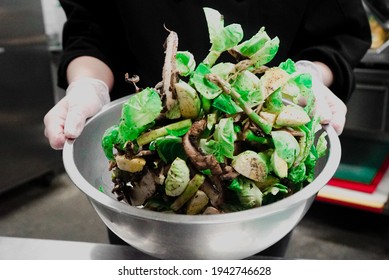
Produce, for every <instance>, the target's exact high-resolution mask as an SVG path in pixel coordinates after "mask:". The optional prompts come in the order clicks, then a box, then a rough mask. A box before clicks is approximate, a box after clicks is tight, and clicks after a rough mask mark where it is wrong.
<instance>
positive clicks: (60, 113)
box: [43, 78, 110, 149]
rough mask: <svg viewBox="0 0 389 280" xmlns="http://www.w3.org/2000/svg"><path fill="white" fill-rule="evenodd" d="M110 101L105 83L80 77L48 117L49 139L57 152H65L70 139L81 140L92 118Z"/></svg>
mask: <svg viewBox="0 0 389 280" xmlns="http://www.w3.org/2000/svg"><path fill="white" fill-rule="evenodd" d="M109 102H110V96H109V89H108V86H107V85H106V84H105V83H104V82H103V81H101V80H97V79H93V78H80V79H78V80H76V81H74V82H72V83H71V84H70V85H69V86H68V88H67V90H66V95H65V97H64V98H62V99H61V100H60V101H59V102H58V103H57V104H56V105H55V106H54V107H53V108H52V109H51V110H50V111H49V112H48V113H47V114H46V116H45V117H44V119H43V121H44V124H45V136H46V137H47V138H48V140H49V142H50V146H51V147H52V148H53V149H62V148H63V146H64V144H65V141H66V139H74V138H77V137H78V136H79V135H80V134H81V132H82V130H83V129H84V126H85V122H86V120H87V119H88V118H90V117H92V116H94V115H95V114H96V113H97V112H98V111H100V110H101V108H102V107H103V106H104V105H105V104H107V103H109Z"/></svg>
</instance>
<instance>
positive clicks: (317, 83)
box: [296, 60, 347, 135]
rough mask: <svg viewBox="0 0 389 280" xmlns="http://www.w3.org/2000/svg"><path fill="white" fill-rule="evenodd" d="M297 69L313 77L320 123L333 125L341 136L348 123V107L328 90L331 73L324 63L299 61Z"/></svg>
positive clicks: (316, 108) (331, 78)
mask: <svg viewBox="0 0 389 280" xmlns="http://www.w3.org/2000/svg"><path fill="white" fill-rule="evenodd" d="M296 68H297V71H298V72H301V73H304V72H305V73H310V74H311V76H312V89H313V92H314V94H315V98H316V102H315V110H316V112H317V113H318V114H319V116H320V122H321V123H322V124H329V125H331V126H332V127H333V128H334V129H335V131H336V133H337V134H338V135H340V134H341V133H342V132H343V129H344V126H345V123H346V113H347V107H346V105H345V104H344V103H343V101H342V100H340V99H339V97H337V96H336V95H335V94H334V93H333V92H332V91H331V90H330V89H329V88H328V86H329V85H330V84H331V83H332V80H333V77H332V73H331V71H330V70H329V68H328V67H327V66H326V65H324V64H323V63H320V62H310V61H306V60H300V61H297V62H296Z"/></svg>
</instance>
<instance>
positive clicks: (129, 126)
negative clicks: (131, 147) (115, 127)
mask: <svg viewBox="0 0 389 280" xmlns="http://www.w3.org/2000/svg"><path fill="white" fill-rule="evenodd" d="M161 110H162V101H161V98H160V96H159V94H158V92H157V91H156V90H155V89H153V88H146V89H144V90H142V91H141V92H139V93H137V94H135V95H132V96H131V97H130V98H129V99H128V101H127V102H126V103H124V104H123V107H122V115H121V122H120V124H119V131H120V134H121V137H122V138H123V139H124V140H125V141H128V140H130V141H132V140H135V139H136V138H137V137H138V136H139V135H140V134H141V133H142V132H144V131H145V130H146V129H148V127H149V126H148V125H150V124H152V123H153V122H154V120H155V118H156V117H158V115H159V114H160V112H161Z"/></svg>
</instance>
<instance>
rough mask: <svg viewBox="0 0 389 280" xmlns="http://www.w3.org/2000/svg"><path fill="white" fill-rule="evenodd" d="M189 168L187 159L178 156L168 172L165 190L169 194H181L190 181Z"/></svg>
mask: <svg viewBox="0 0 389 280" xmlns="http://www.w3.org/2000/svg"><path fill="white" fill-rule="evenodd" d="M189 180H190V178H189V168H188V166H187V165H186V163H185V161H184V160H182V159H180V158H176V159H175V160H174V161H173V162H172V164H171V166H170V169H169V171H168V173H167V176H166V180H165V192H166V194H167V195H168V196H179V195H180V194H182V193H183V191H184V190H185V188H186V186H187V185H188V183H189Z"/></svg>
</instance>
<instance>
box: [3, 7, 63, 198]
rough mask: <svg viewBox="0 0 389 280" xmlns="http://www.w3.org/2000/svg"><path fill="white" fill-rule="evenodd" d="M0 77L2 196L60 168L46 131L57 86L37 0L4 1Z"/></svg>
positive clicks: (56, 154)
mask: <svg viewBox="0 0 389 280" xmlns="http://www.w3.org/2000/svg"><path fill="white" fill-rule="evenodd" d="M0 73H1V77H0V94H1V101H0V133H1V145H0V155H1V162H0V178H1V180H0V194H1V193H3V192H6V191H8V190H10V189H11V188H13V187H16V186H18V185H21V184H23V183H25V182H27V181H29V180H32V179H35V178H38V177H40V178H42V179H44V180H45V181H46V182H45V183H48V180H49V179H51V178H52V175H53V173H54V171H57V169H60V168H62V159H61V153H60V152H59V151H54V150H53V149H51V148H50V145H49V143H48V141H47V139H46V138H45V136H44V132H43V131H44V124H43V117H44V116H45V114H46V113H47V112H48V111H49V110H50V108H51V107H52V106H53V105H54V94H53V89H54V87H53V81H52V72H51V66H50V53H49V50H48V47H47V40H46V35H45V29H44V22H43V15H42V7H41V2H40V1H39V0H33V1H31V0H3V1H1V2H0Z"/></svg>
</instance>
